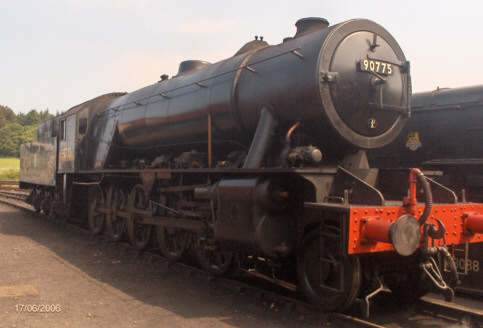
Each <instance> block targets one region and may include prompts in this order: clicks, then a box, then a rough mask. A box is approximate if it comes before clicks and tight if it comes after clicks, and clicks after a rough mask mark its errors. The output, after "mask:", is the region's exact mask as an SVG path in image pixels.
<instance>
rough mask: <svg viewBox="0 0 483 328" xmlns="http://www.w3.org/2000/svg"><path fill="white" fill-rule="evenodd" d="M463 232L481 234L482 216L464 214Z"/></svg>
mask: <svg viewBox="0 0 483 328" xmlns="http://www.w3.org/2000/svg"><path fill="white" fill-rule="evenodd" d="M465 216H466V219H465V221H464V222H465V224H464V225H465V230H467V231H469V232H471V233H483V214H478V213H471V214H465Z"/></svg>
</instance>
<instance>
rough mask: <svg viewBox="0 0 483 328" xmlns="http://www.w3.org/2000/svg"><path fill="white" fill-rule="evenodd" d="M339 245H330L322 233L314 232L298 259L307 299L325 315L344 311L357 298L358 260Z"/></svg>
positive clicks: (306, 241) (306, 238) (309, 236)
mask: <svg viewBox="0 0 483 328" xmlns="http://www.w3.org/2000/svg"><path fill="white" fill-rule="evenodd" d="M338 249H339V248H338V243H337V242H334V241H333V240H330V241H327V240H325V239H324V237H322V235H321V234H320V232H319V231H317V230H314V231H312V232H310V233H309V234H308V235H307V236H306V237H305V239H304V244H303V247H302V248H301V250H300V251H299V254H298V257H297V273H298V277H299V283H300V285H301V287H302V290H303V292H304V294H305V296H306V297H307V298H308V299H310V300H311V301H312V302H314V303H315V304H317V305H318V306H319V307H320V308H321V309H322V310H324V311H342V310H344V309H345V308H347V307H348V306H349V305H350V304H351V303H352V302H353V301H354V299H355V297H356V296H357V294H358V292H359V289H360V285H361V268H360V263H359V261H358V259H357V258H348V257H347V256H345V255H343V254H341V253H340V251H338Z"/></svg>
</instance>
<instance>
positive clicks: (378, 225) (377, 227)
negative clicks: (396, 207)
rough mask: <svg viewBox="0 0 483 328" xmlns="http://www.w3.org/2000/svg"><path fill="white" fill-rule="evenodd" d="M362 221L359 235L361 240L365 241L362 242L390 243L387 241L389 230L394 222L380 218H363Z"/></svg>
mask: <svg viewBox="0 0 483 328" xmlns="http://www.w3.org/2000/svg"><path fill="white" fill-rule="evenodd" d="M362 221H363V222H362V223H363V225H362V228H361V230H362V231H361V233H362V236H363V239H366V241H364V240H363V242H371V241H372V242H374V241H376V242H383V243H391V241H390V240H389V228H390V227H391V225H392V224H393V223H394V222H392V221H385V220H382V219H381V218H380V217H373V218H364V219H362Z"/></svg>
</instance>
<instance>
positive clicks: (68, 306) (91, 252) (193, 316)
mask: <svg viewBox="0 0 483 328" xmlns="http://www.w3.org/2000/svg"><path fill="white" fill-rule="evenodd" d="M254 326H258V327H264V328H269V327H320V326H324V323H323V322H322V321H320V320H319V319H318V318H314V317H313V315H312V316H311V315H310V314H307V315H304V314H300V313H295V314H291V313H285V312H284V311H283V309H279V308H277V307H276V306H273V304H268V303H267V302H263V301H257V300H256V299H255V298H254V297H252V296H247V295H243V294H240V293H237V292H236V291H234V290H231V289H228V288H225V287H221V286H220V285H219V284H216V283H209V282H207V281H206V278H203V277H202V276H199V275H191V276H190V275H187V274H186V271H185V270H182V269H180V268H177V267H176V266H170V267H166V266H165V265H163V264H161V263H156V264H149V263H145V261H142V260H139V259H135V258H134V256H133V255H132V254H130V253H128V252H126V251H125V250H123V249H122V248H117V247H115V246H112V245H106V244H103V243H99V242H97V241H96V240H90V239H89V238H86V237H85V236H79V235H78V234H75V233H73V232H70V231H67V230H66V229H65V228H63V227H60V226H57V225H54V224H52V223H50V222H49V221H47V220H45V219H40V218H36V217H34V216H32V215H31V214H27V213H24V212H21V211H19V210H16V209H11V208H9V207H6V206H4V205H0V327H116V328H121V327H254ZM331 326H332V327H333V326H334V325H331Z"/></svg>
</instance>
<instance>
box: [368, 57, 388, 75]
mask: <svg viewBox="0 0 483 328" xmlns="http://www.w3.org/2000/svg"><path fill="white" fill-rule="evenodd" d="M361 70H362V71H365V72H374V73H377V74H382V75H392V73H393V67H392V64H390V63H386V62H383V61H380V60H374V59H367V58H366V59H361Z"/></svg>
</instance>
